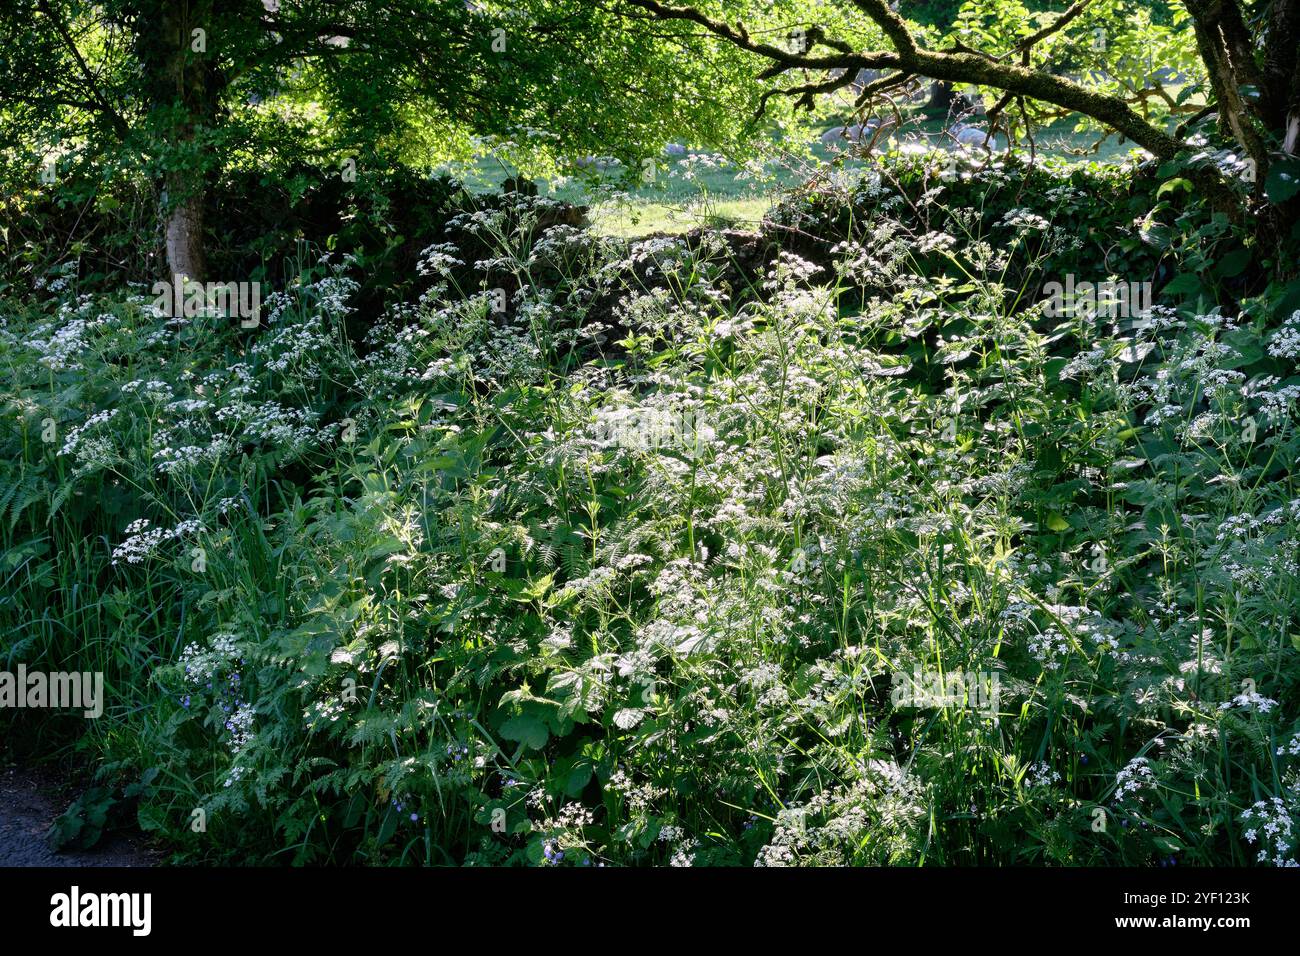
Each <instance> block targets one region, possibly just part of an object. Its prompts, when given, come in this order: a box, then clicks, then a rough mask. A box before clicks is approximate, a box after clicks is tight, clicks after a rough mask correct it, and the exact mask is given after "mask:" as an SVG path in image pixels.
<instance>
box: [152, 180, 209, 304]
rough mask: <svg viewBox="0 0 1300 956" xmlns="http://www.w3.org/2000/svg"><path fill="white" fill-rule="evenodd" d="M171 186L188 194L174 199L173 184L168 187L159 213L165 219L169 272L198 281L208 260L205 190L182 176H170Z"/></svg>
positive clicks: (178, 193) (179, 192) (183, 193)
mask: <svg viewBox="0 0 1300 956" xmlns="http://www.w3.org/2000/svg"><path fill="white" fill-rule="evenodd" d="M168 182H169V186H170V187H173V188H175V189H176V190H177V193H176V195H180V196H185V197H187V198H184V199H182V200H181V201H179V202H171V201H170V195H171V191H170V188H169V189H168V190H164V191H163V194H162V201H161V203H160V206H161V207H162V208H161V209H160V210H159V214H160V216H161V217H162V220H163V223H164V225H163V248H164V252H165V254H166V257H167V272H168V275H169V276H185V277H186V278H188V279H193V280H194V281H196V282H201V281H203V279H204V273H205V272H206V265H207V263H206V262H205V260H204V254H203V200H204V191H203V190H202V189H201V188H199V189H195V188H194V185H193V184H190V183H185V182H183V181H182V179H181V177H179V176H171V177H168Z"/></svg>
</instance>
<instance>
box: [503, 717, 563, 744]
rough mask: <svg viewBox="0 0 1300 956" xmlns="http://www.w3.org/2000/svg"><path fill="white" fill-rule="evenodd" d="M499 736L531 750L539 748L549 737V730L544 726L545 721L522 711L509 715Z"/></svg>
mask: <svg viewBox="0 0 1300 956" xmlns="http://www.w3.org/2000/svg"><path fill="white" fill-rule="evenodd" d="M501 736H502V737H504V738H505V739H506V740H513V741H515V742H516V743H520V744H523V745H524V746H525V747H529V748H531V749H533V750H541V749H542V748H543V747H545V746H546V741H547V740H549V739H550V736H551V731H550V729H549V728H548V727H547V726H546V721H544V720H542V719H541V718H540V717H536V716H534V715H533V714H529V713H524V714H518V715H516V716H514V717H511V718H510V719H509V720H507V721H506V722H505V723H504V724H502V725H501Z"/></svg>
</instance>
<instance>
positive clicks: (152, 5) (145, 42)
mask: <svg viewBox="0 0 1300 956" xmlns="http://www.w3.org/2000/svg"><path fill="white" fill-rule="evenodd" d="M219 36H220V28H219V24H218V23H217V17H216V15H215V13H214V11H213V3H212V0H190V2H188V3H185V4H181V3H176V2H174V0H148V2H146V3H144V4H142V10H141V15H140V18H139V26H138V27H137V34H136V45H137V51H138V55H139V58H140V61H141V64H142V66H143V67H144V69H145V71H146V73H147V75H148V77H149V79H150V86H151V100H152V104H151V105H152V116H151V120H152V123H151V133H152V135H153V137H154V143H155V148H156V151H157V154H158V158H159V159H158V164H159V166H161V168H162V172H161V173H160V174H159V178H158V196H159V203H158V217H159V226H160V230H159V231H160V233H161V245H162V252H163V255H164V257H165V259H166V263H167V273H168V276H167V277H168V278H169V279H170V278H171V277H172V276H177V275H182V276H185V277H187V278H189V279H192V280H195V281H204V280H205V279H206V278H207V277H206V275H205V266H206V262H205V256H204V240H203V207H204V203H205V200H206V196H207V189H208V179H209V171H210V170H211V169H212V168H213V158H212V156H211V155H209V153H208V150H207V144H206V143H205V134H206V133H207V132H208V131H210V130H211V129H213V128H214V127H215V126H216V124H217V122H218V112H219V110H220V106H221V92H222V89H223V83H224V79H223V77H222V76H221V75H220V73H219V72H218V70H217V68H216V66H215V58H214V57H213V56H212V55H211V53H210V51H209V44H210V43H214V42H216V41H217V40H218V38H219Z"/></svg>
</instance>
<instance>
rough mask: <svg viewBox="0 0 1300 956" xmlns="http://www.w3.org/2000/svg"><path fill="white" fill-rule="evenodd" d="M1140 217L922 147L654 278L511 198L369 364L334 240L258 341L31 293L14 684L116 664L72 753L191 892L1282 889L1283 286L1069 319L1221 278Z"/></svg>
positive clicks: (11, 410) (358, 263) (454, 244)
mask: <svg viewBox="0 0 1300 956" xmlns="http://www.w3.org/2000/svg"><path fill="white" fill-rule="evenodd" d="M945 177H946V178H945ZM1122 183H1128V184H1130V188H1128V189H1121V188H1120V185H1121V184H1122ZM1158 188H1159V186H1158V183H1157V182H1156V181H1155V179H1154V178H1151V179H1143V178H1141V177H1138V176H1135V175H1134V174H1133V171H1132V170H1107V169H1103V168H1076V169H1071V168H1066V167H1059V166H1051V165H1048V166H1038V167H1033V168H1025V167H1023V166H1021V165H1019V164H1016V163H1014V162H1009V163H1007V164H1000V165H994V166H989V167H987V168H983V169H971V168H966V167H965V166H964V165H963V166H961V167H959V168H958V169H956V171H955V173H954V172H952V171H950V168H949V167H948V166H947V154H943V155H935V154H927V155H916V156H903V157H896V158H894V159H892V160H890V161H888V162H886V163H884V164H882V165H880V166H878V167H874V168H871V169H868V170H865V171H862V172H860V173H855V174H850V173H841V174H837V175H835V176H833V177H831V178H830V179H829V180H828V181H827V182H826V183H825V184H824V185H821V186H818V187H817V188H812V189H809V190H806V191H804V192H803V193H802V194H800V195H798V196H795V197H792V198H791V199H790V200H789V202H787V203H786V204H785V205H784V206H783V208H782V210H781V213H780V217H781V220H782V223H783V224H784V225H786V226H791V225H793V226H797V227H798V229H797V230H789V229H774V230H772V231H771V232H770V233H768V234H766V235H762V236H745V235H741V234H735V233H731V234H723V233H716V232H708V231H706V232H701V233H696V234H693V235H692V236H689V237H680V238H669V237H654V238H650V239H646V240H642V241H639V242H634V243H631V244H628V243H622V242H616V241H613V240H609V239H600V238H597V237H594V236H592V235H591V234H590V233H589V232H586V231H584V230H583V229H581V228H579V227H578V226H577V225H575V224H574V223H573V222H569V221H566V217H567V212H566V210H565V209H564V208H563V207H562V206H561V204H559V203H556V202H555V201H554V200H551V199H546V198H538V197H528V196H525V195H522V194H520V193H508V194H504V195H501V196H498V197H493V198H492V199H491V200H488V201H484V202H483V203H481V204H480V205H464V206H462V207H461V209H462V211H460V212H458V213H457V214H456V215H454V216H452V217H451V218H450V219H449V220H448V221H446V222H445V223H443V224H442V227H441V230H440V232H439V234H438V235H437V236H436V238H437V239H438V240H439V241H438V242H435V243H434V244H432V245H431V246H429V247H427V248H425V249H424V250H423V252H422V254H421V255H420V257H419V260H420V261H419V266H418V268H416V269H414V270H413V272H412V275H411V276H409V277H408V278H409V281H410V282H411V283H412V288H411V289H410V295H409V297H408V298H407V299H406V302H405V304H404V305H400V306H397V307H394V308H391V309H388V310H386V311H385V312H383V313H382V315H381V316H380V317H379V318H377V319H375V320H374V321H373V322H371V323H369V324H368V326H367V327H366V328H365V332H364V335H360V333H359V332H358V329H357V327H356V324H355V323H350V321H349V320H350V318H352V317H353V310H354V305H355V302H356V301H358V300H359V299H360V298H361V297H363V296H364V295H365V294H366V293H365V287H366V286H367V285H368V284H369V282H370V281H371V278H370V274H369V273H368V272H367V265H368V262H367V261H362V260H357V259H353V258H351V257H349V256H345V255H341V254H334V255H332V256H326V257H322V258H321V260H320V261H314V258H315V257H313V258H312V259H307V260H305V261H304V260H303V259H299V260H298V261H297V262H296V263H295V269H294V271H295V272H296V273H298V274H299V276H300V279H299V281H296V282H292V283H289V284H287V285H286V287H285V288H284V290H283V291H281V292H277V293H276V294H275V296H273V297H272V298H271V299H270V300H269V301H268V302H267V303H266V305H265V306H264V310H263V316H264V324H263V326H262V327H261V328H259V329H257V330H255V331H252V332H250V331H248V330H243V329H239V328H238V327H237V326H236V324H235V323H232V322H231V321H230V320H229V319H226V318H224V317H222V316H219V315H216V314H205V315H201V316H196V317H194V318H192V319H188V320H172V319H169V318H168V317H166V316H163V315H158V314H156V310H154V309H153V308H152V306H151V304H150V298H149V297H148V296H145V295H138V294H137V295H123V294H121V293H118V294H114V295H110V296H90V297H82V296H79V295H78V292H79V288H78V286H77V281H78V280H77V279H76V278H75V273H74V275H73V277H71V278H69V279H68V280H67V281H66V282H64V283H63V284H62V285H60V286H58V287H57V288H50V289H47V290H45V291H43V292H41V293H40V294H39V295H38V296H36V297H31V298H27V299H25V300H23V301H18V300H16V299H10V300H8V301H7V303H6V304H5V306H4V307H3V308H2V309H0V316H3V327H2V330H0V369H2V370H3V371H2V372H0V374H3V376H4V383H5V387H4V390H3V391H4V395H5V396H6V398H5V402H6V407H5V414H4V418H3V420H4V422H5V424H4V425H3V431H0V461H3V463H4V464H3V466H0V467H3V469H4V470H3V472H2V473H0V474H2V476H3V477H2V480H0V500H3V501H5V502H6V506H5V507H6V509H7V510H6V516H5V520H4V521H2V522H0V535H2V536H3V537H2V538H0V540H3V542H4V545H5V552H6V557H5V565H4V573H5V575H6V580H7V582H8V587H6V589H5V591H4V596H3V597H2V598H0V625H2V629H0V634H3V637H0V650H3V651H4V655H3V656H4V658H5V659H7V660H11V661H17V660H22V661H25V662H26V663H27V664H28V666H29V667H37V666H44V667H47V668H49V669H78V670H99V671H103V672H104V673H105V676H106V684H107V686H108V687H109V688H110V689H111V692H110V693H109V695H108V707H107V710H106V713H105V716H104V718H103V719H102V720H100V721H95V722H89V723H85V722H83V723H82V724H81V725H80V726H79V727H78V730H80V731H82V732H83V736H82V738H81V747H82V748H83V750H85V751H86V752H87V753H93V754H98V755H102V757H103V759H105V760H107V761H109V762H110V764H111V765H112V766H114V767H116V768H118V772H119V773H120V774H121V775H122V776H123V778H124V779H132V778H137V779H138V778H141V777H145V778H147V779H143V780H142V782H141V784H139V785H137V786H136V787H134V788H133V789H132V794H131V795H132V796H133V797H135V796H138V797H139V809H138V814H139V819H140V822H141V824H142V826H144V827H145V828H146V829H148V830H150V831H151V832H153V833H155V834H156V835H158V836H159V837H160V838H161V839H165V840H166V841H167V843H168V845H169V846H171V847H173V848H174V850H175V852H176V854H177V856H178V858H182V859H186V860H190V861H200V860H204V861H218V860H219V861H235V860H239V861H249V860H255V861H267V862H283V863H290V862H292V863H343V862H361V863H369V864H384V865H387V864H414V863H424V864H448V863H451V864H474V865H483V864H503V863H512V864H532V865H552V866H553V865H584V864H585V865H595V864H598V863H610V864H667V863H677V864H684V863H691V862H693V863H695V864H697V865H705V864H715V865H721V864H750V863H754V862H758V863H762V864H765V865H776V864H815V863H821V864H909V865H922V864H940V865H942V864H977V863H978V864H1023V863H1054V864H1129V865H1151V864H1154V863H1157V862H1162V863H1167V862H1169V861H1170V860H1171V858H1172V859H1174V860H1176V861H1178V862H1180V863H1189V864H1195V865H1224V864H1240V863H1247V862H1253V861H1255V859H1256V857H1257V856H1258V854H1259V853H1260V851H1261V849H1262V850H1263V851H1264V852H1263V856H1262V857H1261V861H1262V862H1268V861H1273V860H1275V859H1278V860H1285V859H1287V858H1288V857H1289V856H1290V855H1291V851H1290V850H1289V849H1284V848H1282V847H1281V846H1280V845H1277V844H1276V843H1275V842H1270V841H1271V840H1272V838H1271V837H1270V836H1269V835H1268V834H1269V833H1271V832H1272V831H1270V830H1268V829H1266V827H1265V825H1264V824H1263V823H1261V822H1260V820H1259V819H1258V817H1259V815H1265V817H1266V818H1267V820H1274V819H1276V820H1279V821H1280V820H1286V821H1292V820H1294V818H1295V815H1296V813H1297V812H1300V806H1298V805H1297V803H1296V786H1297V774H1300V764H1298V763H1297V759H1298V753H1297V751H1298V749H1300V744H1297V743H1296V740H1297V739H1300V738H1297V734H1300V713H1298V712H1297V710H1296V707H1295V703H1294V702H1295V701H1296V699H1297V695H1296V684H1297V681H1298V680H1300V646H1298V645H1297V642H1296V639H1295V636H1294V635H1295V634H1296V633H1297V628H1298V627H1300V620H1297V617H1296V608H1297V607H1298V606H1300V602H1298V601H1297V596H1298V595H1300V580H1298V579H1300V568H1298V565H1297V562H1298V561H1300V555H1297V553H1296V542H1297V540H1300V535H1298V534H1297V530H1298V528H1300V491H1298V490H1297V488H1296V484H1295V479H1294V477H1293V468H1292V463H1293V462H1294V461H1295V460H1296V455H1297V452H1300V439H1298V438H1297V432H1296V423H1297V395H1300V377H1298V376H1297V373H1296V369H1295V361H1296V350H1297V341H1300V340H1298V338H1297V336H1300V328H1298V327H1297V322H1300V319H1297V317H1296V315H1293V314H1292V313H1293V312H1295V309H1298V308H1300V306H1293V307H1290V306H1288V303H1289V302H1292V301H1293V300H1294V297H1295V296H1296V294H1297V293H1300V289H1297V288H1295V287H1285V286H1270V285H1267V284H1263V285H1260V283H1262V282H1263V280H1262V279H1259V278H1251V276H1253V275H1256V274H1255V273H1253V272H1252V270H1251V267H1250V266H1249V265H1246V266H1243V267H1242V269H1241V271H1240V272H1238V271H1237V268H1236V266H1229V267H1227V268H1224V269H1220V272H1219V274H1218V275H1217V276H1216V275H1207V276H1206V277H1205V280H1204V281H1205V283H1206V286H1205V288H1198V289H1196V290H1190V289H1187V288H1185V287H1184V288H1181V291H1180V287H1177V286H1176V287H1174V288H1173V289H1172V291H1171V290H1170V288H1169V287H1164V289H1163V293H1162V295H1161V298H1162V300H1163V301H1162V302H1161V303H1160V304H1158V305H1156V306H1155V307H1154V308H1153V309H1152V310H1150V311H1149V312H1145V313H1142V314H1140V315H1124V316H1118V317H1114V316H1107V315H1105V314H1100V315H1099V314H1097V313H1096V312H1095V311H1094V312H1089V311H1088V310H1086V309H1079V308H1067V309H1066V310H1065V312H1064V313H1060V314H1058V313H1056V312H1053V311H1052V310H1051V309H1050V308H1049V306H1048V303H1047V302H1045V301H1044V300H1043V288H1044V283H1045V282H1047V281H1049V280H1053V279H1059V278H1061V277H1063V276H1064V275H1065V274H1067V273H1077V275H1078V276H1079V277H1081V278H1082V277H1087V278H1090V279H1092V280H1093V281H1098V282H1100V281H1105V280H1106V279H1107V278H1108V277H1109V275H1099V274H1097V272H1098V266H1097V263H1099V262H1101V263H1104V264H1105V268H1106V270H1107V272H1108V273H1109V274H1113V276H1115V277H1119V278H1124V279H1126V280H1128V279H1135V278H1139V277H1140V279H1141V280H1145V279H1146V278H1147V277H1148V276H1150V277H1152V278H1153V279H1156V280H1158V281H1159V282H1160V283H1161V284H1162V285H1163V283H1164V282H1165V280H1166V279H1167V278H1168V277H1169V276H1177V275H1181V274H1184V273H1185V272H1186V271H1187V270H1190V269H1195V268H1197V266H1196V264H1197V263H1199V262H1201V261H1202V260H1201V259H1198V258H1197V257H1198V256H1204V257H1206V260H1205V261H1212V260H1214V259H1215V258H1216V257H1217V258H1218V259H1219V260H1220V261H1221V260H1222V259H1226V258H1227V255H1228V254H1229V253H1230V252H1231V250H1232V249H1233V248H1234V247H1235V246H1239V245H1240V242H1241V240H1240V238H1239V237H1237V236H1234V235H1232V234H1231V232H1230V231H1219V232H1216V231H1215V225H1214V224H1215V220H1214V217H1213V215H1212V214H1211V213H1209V212H1207V211H1206V210H1205V209H1203V208H1201V207H1200V206H1199V205H1198V204H1196V203H1187V202H1186V199H1185V197H1182V196H1180V195H1179V194H1178V192H1179V191H1178V190H1177V189H1176V188H1175V189H1170V190H1165V191H1164V193H1163V195H1161V196H1160V198H1159V199H1156V198H1154V193H1155V192H1156V191H1157V190H1158ZM457 202H458V203H464V202H465V200H464V199H463V198H462V199H461V200H458V201H457ZM1147 213H1150V215H1149V216H1148V215H1146V214H1147ZM1155 223H1173V224H1176V225H1177V231H1178V234H1179V235H1180V236H1184V237H1189V238H1186V239H1185V241H1178V242H1170V243H1167V244H1163V245H1161V244H1159V243H1155V244H1153V243H1151V242H1149V241H1147V240H1146V238H1145V235H1146V234H1147V233H1149V232H1151V230H1152V229H1153V228H1154V225H1153V224H1155ZM1200 229H1204V230H1206V231H1205V232H1204V233H1202V234H1199V235H1198V234H1197V231H1196V230H1200ZM774 236H790V237H794V238H791V239H788V240H786V241H785V242H784V243H778V242H776V241H774V239H773V237H774ZM1162 269H1163V272H1162V271H1161V270H1162ZM1234 273H1235V274H1234ZM1243 277H1244V278H1243ZM1246 280H1249V281H1250V282H1253V283H1255V285H1258V286H1259V287H1258V288H1255V287H1254V286H1252V287H1251V288H1250V290H1249V294H1248V295H1246V296H1244V297H1243V298H1242V299H1241V305H1240V308H1236V309H1220V308H1217V307H1215V306H1214V304H1212V303H1210V302H1209V301H1208V296H1209V295H1217V294H1219V293H1228V294H1229V295H1230V294H1231V292H1232V289H1233V286H1232V285H1231V283H1233V282H1234V281H1246ZM385 281H387V280H385ZM494 289H502V290H504V291H505V293H506V296H507V302H506V305H507V308H506V310H505V311H504V313H502V312H498V311H497V310H496V308H495V306H496V304H497V300H496V297H495V295H494V293H493V290H494ZM1288 308H1290V309H1291V311H1288ZM1297 314H1300V313H1297ZM350 329H351V332H352V333H353V334H351V335H350V334H349V330H350ZM51 422H52V423H53V425H54V429H53V432H52V433H51V432H50V431H49V429H48V426H49V424H50V423H51ZM50 434H52V435H53V436H54V440H48V439H46V440H43V435H50ZM11 489H12V490H11ZM33 495H36V497H35V498H33V500H31V501H30V502H28V503H26V504H24V505H22V506H21V507H17V506H16V505H15V504H14V502H16V501H21V500H23V499H26V498H31V497H32V496H33ZM15 507H17V512H16V516H15V511H14V509H15ZM917 673H920V674H922V675H934V674H938V675H949V676H951V675H963V683H962V685H961V688H962V690H961V692H960V693H959V694H957V695H956V697H955V698H953V699H946V700H943V701H938V702H936V701H934V700H930V699H927V698H925V697H924V695H921V696H918V695H917V694H916V693H914V691H915V688H911V685H910V681H911V678H912V677H913V675H915V674H917ZM965 675H971V679H968V678H967V677H966V676H965ZM994 678H996V681H997V683H998V687H999V688H1000V691H999V694H998V696H996V697H995V698H994V699H993V701H992V703H991V706H987V705H988V704H989V702H988V701H983V702H981V701H980V700H978V699H977V696H976V690H977V688H978V687H979V681H980V680H985V681H988V680H992V679H994ZM909 688H910V690H909ZM5 719H8V716H7V715H6V716H5ZM67 727H68V724H62V725H59V728H60V729H63V730H66V729H67ZM149 771H153V772H152V773H150V772H149ZM1261 801H1262V803H1261ZM196 808H200V809H202V810H203V811H204V819H205V820H206V828H205V829H202V830H198V831H196V830H195V829H194V827H193V825H192V821H193V819H194V817H193V814H194V811H195V809H196ZM81 816H82V814H80V813H78V814H74V817H75V818H76V819H80V818H81ZM1099 821H1100V822H1099ZM1279 825H1280V824H1279ZM1287 825H1288V826H1289V825H1290V823H1289V822H1288V823H1287ZM1261 841H1262V842H1261Z"/></svg>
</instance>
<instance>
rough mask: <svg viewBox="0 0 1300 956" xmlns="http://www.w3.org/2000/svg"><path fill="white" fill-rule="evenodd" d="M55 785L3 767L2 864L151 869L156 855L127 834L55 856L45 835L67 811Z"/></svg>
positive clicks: (0, 794)
mask: <svg viewBox="0 0 1300 956" xmlns="http://www.w3.org/2000/svg"><path fill="white" fill-rule="evenodd" d="M59 789H60V788H59V787H58V785H57V783H55V782H54V781H52V780H50V779H49V778H48V777H44V776H42V775H40V774H38V773H35V772H33V771H31V770H26V769H22V768H17V767H3V766H0V866H153V865H155V864H156V863H157V862H158V857H157V854H156V853H155V852H153V851H151V850H149V849H148V848H147V847H145V846H143V845H142V844H140V843H138V842H136V841H135V840H133V839H132V838H130V837H128V836H124V835H122V834H118V833H110V834H107V835H105V837H104V838H103V840H101V841H100V843H99V844H98V845H97V846H95V847H94V848H93V849H91V850H69V851H66V852H62V853H53V852H51V851H50V848H49V846H47V845H46V842H45V832H46V831H47V830H48V829H49V828H50V824H51V823H53V822H54V818H55V817H57V816H58V815H59V814H60V813H62V812H63V811H64V809H65V808H66V806H67V801H66V800H61V799H60V797H59V795H58V794H59Z"/></svg>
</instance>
